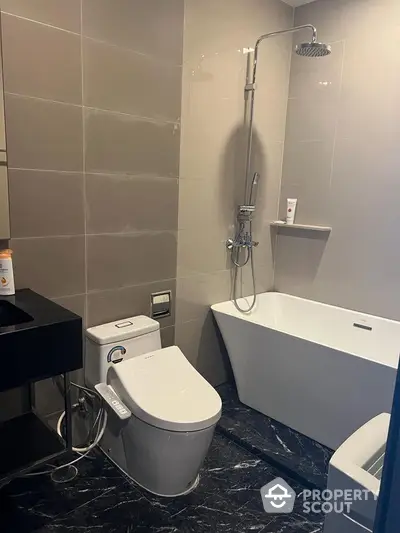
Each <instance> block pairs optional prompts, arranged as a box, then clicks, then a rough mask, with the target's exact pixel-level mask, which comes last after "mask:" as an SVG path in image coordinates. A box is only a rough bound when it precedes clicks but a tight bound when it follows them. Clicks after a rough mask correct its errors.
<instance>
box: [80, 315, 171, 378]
mask: <svg viewBox="0 0 400 533" xmlns="http://www.w3.org/2000/svg"><path fill="white" fill-rule="evenodd" d="M160 348H161V338H160V324H159V323H158V322H156V321H155V320H152V319H151V318H149V317H147V316H135V317H131V318H126V319H124V320H117V321H116V322H109V323H108V324H102V325H101V326H95V327H93V328H89V329H87V330H86V350H85V364H84V368H85V383H86V385H87V386H88V387H91V388H94V386H95V385H97V384H98V383H104V382H106V378H107V372H108V369H109V368H110V366H113V365H117V364H118V363H120V362H121V361H124V360H127V359H131V358H132V357H136V356H137V355H142V354H144V353H147V352H153V351H155V350H159V349H160Z"/></svg>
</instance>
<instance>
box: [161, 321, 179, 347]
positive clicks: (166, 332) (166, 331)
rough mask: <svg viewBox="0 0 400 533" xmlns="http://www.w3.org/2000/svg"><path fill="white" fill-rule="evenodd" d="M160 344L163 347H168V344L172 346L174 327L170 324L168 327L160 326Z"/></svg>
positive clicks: (173, 342)
mask: <svg viewBox="0 0 400 533" xmlns="http://www.w3.org/2000/svg"><path fill="white" fill-rule="evenodd" d="M160 334H161V346H162V347H163V348H168V347H169V346H174V344H175V327H174V326H170V327H169V328H161V330H160Z"/></svg>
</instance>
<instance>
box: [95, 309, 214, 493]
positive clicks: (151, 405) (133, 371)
mask: <svg viewBox="0 0 400 533" xmlns="http://www.w3.org/2000/svg"><path fill="white" fill-rule="evenodd" d="M85 381H86V385H87V386H88V387H90V388H92V389H94V388H95V389H96V390H97V391H98V392H99V393H100V394H101V395H102V397H103V399H104V400H105V405H106V406H107V413H108V420H107V427H106V430H105V432H104V436H103V438H102V440H101V442H100V447H101V449H102V450H103V452H104V453H105V454H106V455H107V456H108V457H109V459H111V461H113V462H114V463H115V464H116V465H117V466H118V467H119V468H120V469H121V470H122V471H123V472H124V473H125V474H126V475H127V476H128V477H130V478H131V479H132V480H133V481H135V482H136V483H137V484H138V485H140V486H141V487H143V488H144V489H146V490H148V491H149V492H152V493H153V494H156V495H158V496H166V497H173V496H180V495H184V494H187V493H189V492H191V491H192V490H193V489H194V488H195V487H196V486H197V483H198V480H199V470H200V468H201V466H202V464H203V461H204V459H205V457H206V454H207V452H208V449H209V446H210V444H211V441H212V438H213V434H214V429H215V426H216V424H217V422H218V420H219V419H220V417H221V407H222V404H221V399H220V397H219V395H218V393H217V392H216V390H215V389H214V388H213V387H212V386H211V385H210V384H209V383H208V382H207V381H206V380H205V379H204V378H203V377H202V376H201V375H200V374H199V373H198V372H197V370H195V368H194V367H193V366H192V365H191V364H190V363H189V361H188V360H187V359H186V357H185V356H184V355H183V353H182V352H181V350H180V349H179V348H178V347H177V346H171V347H170V348H163V349H162V348H161V338H160V326H159V323H158V322H156V321H155V320H152V319H151V318H149V317H146V316H136V317H132V318H127V319H125V320H119V321H116V322H110V323H108V324H103V325H101V326H96V327H92V328H89V329H88V330H87V331H86V354H85Z"/></svg>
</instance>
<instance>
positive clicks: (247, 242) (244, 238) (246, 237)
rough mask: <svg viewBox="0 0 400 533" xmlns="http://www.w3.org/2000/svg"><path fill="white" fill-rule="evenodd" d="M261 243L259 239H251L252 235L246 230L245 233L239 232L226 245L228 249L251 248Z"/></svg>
mask: <svg viewBox="0 0 400 533" xmlns="http://www.w3.org/2000/svg"><path fill="white" fill-rule="evenodd" d="M259 244H260V243H259V242H258V241H253V240H252V239H251V235H250V233H249V232H248V231H246V233H244V234H239V235H238V236H237V237H235V238H234V239H228V240H227V241H226V247H227V248H228V250H235V249H236V250H240V249H247V250H251V249H252V248H256V247H257V246H258V245H259Z"/></svg>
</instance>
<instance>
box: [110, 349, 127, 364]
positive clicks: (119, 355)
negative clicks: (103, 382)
mask: <svg viewBox="0 0 400 533" xmlns="http://www.w3.org/2000/svg"><path fill="white" fill-rule="evenodd" d="M125 354H126V348H124V347H123V346H114V348H111V350H110V351H109V352H108V355H107V363H114V364H115V365H116V364H117V363H120V362H121V361H122V360H123V359H124V355H125Z"/></svg>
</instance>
